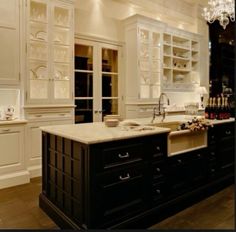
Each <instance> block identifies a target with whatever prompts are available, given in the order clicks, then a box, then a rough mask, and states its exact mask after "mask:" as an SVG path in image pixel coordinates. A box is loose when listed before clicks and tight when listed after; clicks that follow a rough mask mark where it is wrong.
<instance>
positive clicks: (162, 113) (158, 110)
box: [151, 93, 170, 123]
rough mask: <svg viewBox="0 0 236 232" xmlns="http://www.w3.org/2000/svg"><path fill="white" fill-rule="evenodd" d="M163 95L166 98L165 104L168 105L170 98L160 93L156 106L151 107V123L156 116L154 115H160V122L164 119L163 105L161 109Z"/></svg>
mask: <svg viewBox="0 0 236 232" xmlns="http://www.w3.org/2000/svg"><path fill="white" fill-rule="evenodd" d="M164 96H165V97H166V99H167V105H170V99H169V98H168V96H167V95H166V94H165V93H161V95H160V97H159V101H158V108H157V107H154V108H153V118H152V121H151V123H153V122H154V119H155V118H156V116H160V115H162V119H161V121H162V122H163V121H164V119H165V117H166V112H165V107H164V106H162V110H161V101H162V100H163V99H164ZM163 105H164V103H163Z"/></svg>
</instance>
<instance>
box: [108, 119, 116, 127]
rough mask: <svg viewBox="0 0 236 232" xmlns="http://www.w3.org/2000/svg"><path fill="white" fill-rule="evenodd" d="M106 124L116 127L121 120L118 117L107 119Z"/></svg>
mask: <svg viewBox="0 0 236 232" xmlns="http://www.w3.org/2000/svg"><path fill="white" fill-rule="evenodd" d="M105 125H106V126H107V127H116V126H118V125H119V120H118V119H106V120H105Z"/></svg>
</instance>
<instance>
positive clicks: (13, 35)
mask: <svg viewBox="0 0 236 232" xmlns="http://www.w3.org/2000/svg"><path fill="white" fill-rule="evenodd" d="M19 4H20V2H19V0H1V1H0V54H1V56H0V84H4V85H12V84H18V83H19V80H20V74H19V72H20V71H19V48H20V41H19V23H20V19H19Z"/></svg>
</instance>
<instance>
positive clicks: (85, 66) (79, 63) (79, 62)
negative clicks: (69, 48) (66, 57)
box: [75, 44, 93, 70]
mask: <svg viewBox="0 0 236 232" xmlns="http://www.w3.org/2000/svg"><path fill="white" fill-rule="evenodd" d="M75 69H79V70H93V47H92V46H86V45H80V44H76V45H75Z"/></svg>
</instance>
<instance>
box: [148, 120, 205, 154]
mask: <svg viewBox="0 0 236 232" xmlns="http://www.w3.org/2000/svg"><path fill="white" fill-rule="evenodd" d="M180 124H181V122H179V121H169V122H158V123H152V124H150V125H151V126H156V127H164V128H169V129H170V130H171V131H170V133H169V135H168V156H173V155H178V154H181V153H184V152H188V151H193V150H197V149H200V148H204V147H207V131H194V132H192V131H190V130H179V131H178V130H177V128H178V126H179V125H180Z"/></svg>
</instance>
